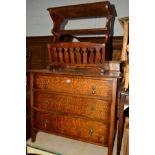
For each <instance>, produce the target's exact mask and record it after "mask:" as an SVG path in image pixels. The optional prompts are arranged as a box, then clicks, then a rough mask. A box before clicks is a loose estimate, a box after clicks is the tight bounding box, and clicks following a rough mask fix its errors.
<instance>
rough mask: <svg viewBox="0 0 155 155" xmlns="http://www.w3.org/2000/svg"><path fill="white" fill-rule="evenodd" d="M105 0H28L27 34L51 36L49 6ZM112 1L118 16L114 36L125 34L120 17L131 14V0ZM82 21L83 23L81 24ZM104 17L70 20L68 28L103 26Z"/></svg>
mask: <svg viewBox="0 0 155 155" xmlns="http://www.w3.org/2000/svg"><path fill="white" fill-rule="evenodd" d="M99 1H103V0H97V1H95V0H26V29H27V30H26V36H49V35H51V29H52V26H53V23H52V20H51V18H50V15H49V13H48V11H47V8H50V7H57V6H65V5H73V4H82V3H89V2H99ZM110 3H111V4H113V5H114V6H115V9H116V12H117V18H116V19H115V25H114V34H113V35H114V36H121V35H123V31H122V27H121V25H120V23H119V21H118V18H120V17H125V16H129V0H110ZM81 23H82V24H81ZM101 24H103V23H102V19H91V20H90V19H89V20H85V21H83V22H78V20H77V21H70V22H69V23H68V24H67V26H66V29H68V28H87V26H88V25H89V28H91V27H101V26H102V25H101Z"/></svg>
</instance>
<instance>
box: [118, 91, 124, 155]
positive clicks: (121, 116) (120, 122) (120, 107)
mask: <svg viewBox="0 0 155 155" xmlns="http://www.w3.org/2000/svg"><path fill="white" fill-rule="evenodd" d="M124 102H125V95H124V94H122V93H121V96H120V101H119V103H118V110H119V113H118V114H119V120H118V137H117V155H120V150H121V142H122V133H123V121H124Z"/></svg>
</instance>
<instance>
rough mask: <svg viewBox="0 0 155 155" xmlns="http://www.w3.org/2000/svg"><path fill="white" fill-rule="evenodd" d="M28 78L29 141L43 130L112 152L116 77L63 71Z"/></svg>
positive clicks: (42, 71) (90, 72)
mask: <svg viewBox="0 0 155 155" xmlns="http://www.w3.org/2000/svg"><path fill="white" fill-rule="evenodd" d="M30 78H31V126H32V127H31V134H32V141H35V138H36V131H44V132H47V133H52V134H56V135H60V136H65V137H69V138H73V139H77V140H81V141H85V142H88V143H94V144H98V145H102V146H107V147H108V152H109V153H108V154H110V152H112V148H113V138H114V132H115V118H116V117H115V115H116V114H115V111H116V110H115V109H116V96H117V82H118V76H116V75H113V74H112V75H110V74H103V73H100V72H99V71H98V70H96V71H95V70H94V71H89V70H87V69H85V70H83V69H82V70H77V69H66V70H65V71H55V72H52V71H49V70H33V71H31V74H30Z"/></svg>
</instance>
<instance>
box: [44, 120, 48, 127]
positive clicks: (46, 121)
mask: <svg viewBox="0 0 155 155" xmlns="http://www.w3.org/2000/svg"><path fill="white" fill-rule="evenodd" d="M47 123H48V120H47V119H46V120H45V123H44V125H45V128H46V127H47Z"/></svg>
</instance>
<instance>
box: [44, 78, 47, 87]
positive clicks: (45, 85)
mask: <svg viewBox="0 0 155 155" xmlns="http://www.w3.org/2000/svg"><path fill="white" fill-rule="evenodd" d="M47 87H48V80H45V82H44V88H45V89H47Z"/></svg>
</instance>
